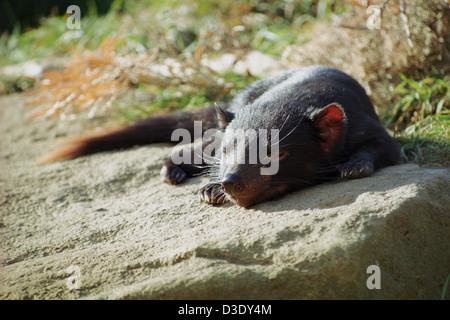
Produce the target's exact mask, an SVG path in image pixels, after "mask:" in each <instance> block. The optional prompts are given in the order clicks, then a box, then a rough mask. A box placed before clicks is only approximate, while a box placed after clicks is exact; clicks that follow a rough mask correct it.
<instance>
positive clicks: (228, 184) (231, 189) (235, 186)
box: [222, 173, 244, 195]
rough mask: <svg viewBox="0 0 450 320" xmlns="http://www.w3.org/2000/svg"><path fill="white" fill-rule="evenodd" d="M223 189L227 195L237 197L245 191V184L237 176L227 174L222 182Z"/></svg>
mask: <svg viewBox="0 0 450 320" xmlns="http://www.w3.org/2000/svg"><path fill="white" fill-rule="evenodd" d="M222 187H223V189H224V190H225V192H226V193H228V194H230V195H237V194H239V193H241V192H242V190H244V184H243V183H242V181H241V179H240V178H239V176H238V175H237V174H232V173H227V174H226V175H225V177H224V178H223V180H222Z"/></svg>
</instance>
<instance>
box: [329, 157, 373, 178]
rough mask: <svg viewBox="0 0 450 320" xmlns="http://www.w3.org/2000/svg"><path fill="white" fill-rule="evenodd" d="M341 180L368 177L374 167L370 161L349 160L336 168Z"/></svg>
mask: <svg viewBox="0 0 450 320" xmlns="http://www.w3.org/2000/svg"><path fill="white" fill-rule="evenodd" d="M338 169H339V171H340V172H341V177H342V178H347V179H359V178H365V177H370V176H371V175H372V174H373V172H374V170H375V167H374V165H373V163H372V162H371V161H367V160H350V161H348V162H346V163H344V164H343V165H340V166H339V167H338Z"/></svg>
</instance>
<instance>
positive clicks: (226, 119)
mask: <svg viewBox="0 0 450 320" xmlns="http://www.w3.org/2000/svg"><path fill="white" fill-rule="evenodd" d="M215 108H216V114H217V119H218V120H219V125H220V127H221V128H222V129H225V128H226V127H227V126H228V124H229V123H230V122H231V120H233V119H234V113H232V112H229V111H226V110H223V109H222V108H221V107H220V106H219V105H217V104H216V105H215Z"/></svg>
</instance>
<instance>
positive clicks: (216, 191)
mask: <svg viewBox="0 0 450 320" xmlns="http://www.w3.org/2000/svg"><path fill="white" fill-rule="evenodd" d="M198 195H199V198H200V201H202V202H204V203H208V204H223V203H225V202H228V200H227V198H226V197H225V193H224V192H223V190H222V186H221V185H220V184H219V183H208V184H206V185H204V186H203V187H201V188H200V190H199V191H198Z"/></svg>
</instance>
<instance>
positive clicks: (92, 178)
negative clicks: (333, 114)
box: [0, 95, 450, 299]
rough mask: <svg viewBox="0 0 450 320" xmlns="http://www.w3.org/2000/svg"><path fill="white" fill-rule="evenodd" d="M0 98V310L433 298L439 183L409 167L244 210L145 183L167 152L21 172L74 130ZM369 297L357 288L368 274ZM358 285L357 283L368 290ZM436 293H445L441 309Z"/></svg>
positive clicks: (80, 125) (443, 180)
mask: <svg viewBox="0 0 450 320" xmlns="http://www.w3.org/2000/svg"><path fill="white" fill-rule="evenodd" d="M23 101H24V98H23V96H21V95H10V96H4V97H1V98H0V117H1V118H0V122H1V124H0V135H1V137H2V144H1V152H0V188H1V196H0V205H1V210H2V212H1V217H0V246H1V251H2V252H1V269H0V281H1V282H0V299H78V298H84V299H138V298H145V299H439V297H440V295H441V292H442V288H443V284H444V282H445V279H446V277H447V275H448V273H449V272H450V254H449V253H450V232H449V231H450V205H449V203H450V196H449V195H450V173H449V170H448V169H446V168H440V169H426V168H421V167H418V166H417V165H413V164H406V165H400V166H395V167H390V168H386V169H383V170H380V171H378V172H376V173H375V175H374V176H373V177H371V178H366V179H361V180H354V181H336V182H332V183H327V184H324V185H320V186H316V187H313V188H309V189H306V190H302V191H298V192H295V193H292V194H289V195H287V196H285V197H283V198H280V199H278V200H275V201H271V202H265V203H262V204H260V205H257V206H256V207H254V208H253V209H250V210H245V209H243V208H239V207H237V206H234V205H226V206H222V207H212V206H208V205H205V204H202V203H200V202H199V201H198V198H197V195H196V190H197V189H198V188H199V187H200V186H201V184H202V183H204V182H205V181H206V178H195V179H192V180H190V181H188V182H187V183H186V184H183V185H180V186H177V187H173V186H169V185H166V184H163V183H161V182H160V180H159V170H160V167H161V165H162V164H163V161H164V159H165V158H166V157H167V155H168V154H169V153H170V150H171V146H168V145H165V144H160V145H153V146H146V147H140V148H135V149H132V150H127V151H121V152H110V153H103V154H98V155H94V156H90V157H85V158H81V159H76V160H73V161H66V162H59V163H55V164H50V165H45V166H35V165H32V164H31V162H32V161H33V160H34V159H36V158H37V157H38V156H40V155H42V154H43V153H45V152H46V150H49V149H51V148H53V147H52V146H54V144H55V137H56V140H57V139H58V138H59V137H63V136H65V135H69V136H72V135H75V134H79V133H82V132H86V129H85V128H84V125H85V124H86V121H81V120H80V121H71V122H68V121H66V122H63V121H54V120H35V121H32V122H25V120H23V119H24V118H25V116H24V114H25V112H26V109H25V108H24V106H23ZM372 265H376V266H378V267H379V268H380V283H381V289H372V290H370V289H368V287H367V280H368V278H369V277H371V273H367V269H368V267H369V266H372ZM369 282H370V281H369ZM448 295H449V293H447V297H448Z"/></svg>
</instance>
